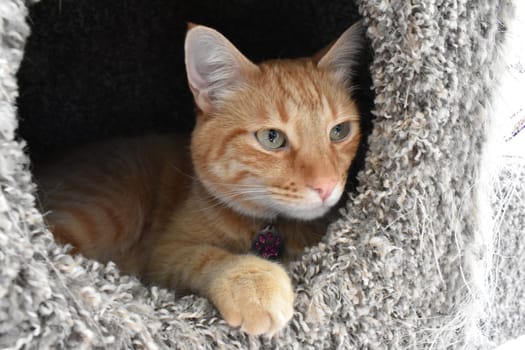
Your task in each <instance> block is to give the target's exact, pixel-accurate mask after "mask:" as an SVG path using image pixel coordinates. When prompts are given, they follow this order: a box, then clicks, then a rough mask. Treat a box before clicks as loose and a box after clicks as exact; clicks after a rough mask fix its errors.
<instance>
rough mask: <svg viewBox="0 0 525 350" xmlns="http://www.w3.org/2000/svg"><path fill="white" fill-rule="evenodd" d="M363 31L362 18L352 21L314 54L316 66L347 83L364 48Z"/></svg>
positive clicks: (364, 38)
mask: <svg viewBox="0 0 525 350" xmlns="http://www.w3.org/2000/svg"><path fill="white" fill-rule="evenodd" d="M365 33H366V30H365V27H364V25H363V21H362V20H360V21H358V22H356V23H354V24H353V25H352V26H351V27H350V28H348V29H347V30H346V31H344V32H343V34H341V36H340V37H339V38H338V39H337V40H336V41H335V42H334V43H333V44H332V45H330V46H329V47H328V48H325V49H324V50H322V51H321V52H319V53H318V54H317V55H315V56H314V61H316V62H317V66H318V67H319V68H322V69H327V70H329V71H331V72H332V73H334V76H335V77H336V79H337V80H339V81H340V82H342V83H344V84H346V85H348V84H349V80H351V77H352V75H353V74H355V72H354V71H353V69H354V68H355V66H356V65H357V64H358V62H359V59H360V56H361V55H362V53H363V52H364V50H365V45H366V37H365Z"/></svg>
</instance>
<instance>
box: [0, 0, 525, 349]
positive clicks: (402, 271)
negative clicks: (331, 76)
mask: <svg viewBox="0 0 525 350" xmlns="http://www.w3.org/2000/svg"><path fill="white" fill-rule="evenodd" d="M44 2H45V3H48V4H49V6H55V7H56V8H57V11H58V8H59V6H60V4H59V3H61V2H60V1H54V0H47V1H44ZM95 2H96V1H94V3H95ZM64 3H65V1H64ZM356 3H357V5H358V8H359V11H360V13H361V14H362V16H363V17H364V18H365V23H366V26H367V27H368V36H369V38H370V40H371V46H372V51H373V54H374V58H373V62H372V66H371V72H372V80H373V88H374V91H375V94H376V98H375V103H374V115H375V122H374V129H373V132H372V134H371V136H370V138H369V152H368V154H367V157H366V161H365V165H364V169H363V171H361V172H360V174H359V176H358V178H359V183H360V185H359V187H358V189H357V192H356V193H355V194H353V195H352V196H351V199H350V201H349V202H348V204H347V206H346V208H345V209H344V210H342V212H341V218H340V219H339V220H337V221H336V222H334V224H333V225H332V226H331V228H330V230H329V232H328V234H327V236H326V237H325V239H324V241H323V242H322V243H321V244H319V245H318V246H316V247H313V248H312V249H310V250H309V251H307V252H306V253H305V254H304V256H303V257H302V258H301V259H300V260H299V261H297V262H294V263H293V264H292V265H291V266H290V269H289V271H290V274H291V276H292V279H293V283H294V286H295V291H296V295H297V298H296V303H295V310H296V311H295V314H294V317H293V320H292V322H291V323H290V324H289V326H287V327H286V328H285V329H284V330H283V331H282V332H281V333H280V334H279V335H278V336H276V337H275V338H273V339H266V338H263V337H251V338H250V337H247V336H246V335H244V334H243V333H242V332H240V331H238V330H233V329H230V328H229V327H228V326H227V325H226V324H225V322H223V321H222V320H221V318H220V317H219V315H218V314H217V312H216V311H215V310H214V308H213V307H212V306H211V305H210V304H209V303H208V302H207V301H206V300H204V299H202V298H199V297H197V296H189V297H184V298H182V299H179V300H175V299H174V296H173V295H172V294H171V292H170V291H167V290H163V289H158V288H146V287H144V286H142V285H141V284H140V283H139V282H138V281H137V280H136V279H134V278H131V277H128V276H121V275H119V273H118V271H117V269H116V267H115V266H113V265H111V264H110V265H108V266H103V265H101V264H98V263H96V262H93V261H87V260H85V259H82V258H80V257H71V256H69V255H67V254H65V253H64V252H65V249H64V248H63V247H59V246H57V245H56V244H55V243H54V242H53V239H52V236H51V234H50V233H49V232H48V231H47V230H46V229H45V227H44V225H43V221H42V215H41V213H39V211H38V210H37V209H36V200H35V197H34V193H35V186H34V185H33V183H32V180H31V174H30V171H29V158H28V157H27V156H26V155H25V153H24V147H25V144H24V141H22V140H20V139H18V138H17V137H15V130H16V128H17V124H18V117H17V93H18V86H17V79H16V72H17V70H18V68H19V65H20V62H21V59H22V57H23V53H24V45H25V40H26V38H27V36H28V35H29V33H30V24H31V22H32V21H31V20H30V19H29V18H26V16H27V13H28V12H27V9H26V4H29V2H26V1H22V0H2V1H1V2H0V188H1V191H0V348H16V349H46V348H72V349H81V348H86V349H87V348H106V349H130V348H137V349H162V348H180V349H192V348H209V349H245V348H259V347H261V348H268V349H270V348H271V349H274V348H282V349H320V348H324V349H336V348H341V349H366V348H370V349H381V348H385V349H386V348H388V349H407V348H417V349H419V348H434V349H445V348H462V347H464V348H468V349H473V348H492V347H494V346H496V345H497V344H499V343H501V342H503V341H505V340H506V339H509V338H510V337H515V336H518V335H520V334H524V333H525V308H524V304H523V300H524V297H525V295H524V293H525V291H524V285H525V284H524V283H523V282H524V277H523V275H522V271H523V268H524V267H525V261H524V259H523V252H524V247H525V242H524V241H523V240H522V238H521V236H522V234H523V232H524V230H525V220H524V213H525V204H524V201H523V197H524V196H525V186H524V183H525V181H524V180H525V172H524V171H523V168H522V167H521V168H520V164H519V163H518V162H514V163H509V164H507V165H506V166H505V167H502V169H501V176H500V177H498V179H499V180H497V181H492V182H490V181H489V183H491V186H490V188H488V187H487V186H481V185H480V184H484V183H486V182H484V181H481V180H482V175H483V169H484V168H483V167H482V165H483V164H484V162H485V161H486V156H485V153H484V149H485V145H486V138H487V127H488V125H489V123H488V122H489V121H490V116H491V113H490V112H491V109H490V108H491V107H490V106H491V103H492V101H493V100H494V97H495V89H496V87H497V78H498V77H499V74H500V72H501V69H502V60H501V55H500V54H501V51H500V50H502V47H503V46H504V45H503V43H504V36H505V35H504V34H505V28H506V25H507V24H508V21H510V20H511V17H512V16H511V13H512V2H511V1H505V0H481V1H469V0H465V1H457V0H437V1H435V0H413V1H410V2H408V1H405V0H390V1H388V0H368V1H366V0H359V1H356ZM42 93H43V92H42ZM20 101H22V100H20ZM58 101H60V99H58ZM23 107H24V106H23V105H18V108H20V109H22V108H23ZM34 117H35V118H38V116H34ZM40 123H41V124H42V125H45V123H46V120H41V121H40ZM491 217H494V220H490V218H491ZM494 223H496V224H494Z"/></svg>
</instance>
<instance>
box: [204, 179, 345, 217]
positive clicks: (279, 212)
mask: <svg viewBox="0 0 525 350" xmlns="http://www.w3.org/2000/svg"><path fill="white" fill-rule="evenodd" d="M212 193H213V194H214V196H215V197H216V198H217V199H219V200H220V201H221V202H223V203H224V204H225V205H226V206H228V207H230V208H231V209H233V210H234V211H236V212H238V213H240V214H242V215H246V216H251V217H255V218H259V219H265V220H271V219H274V218H275V217H277V216H283V217H287V218H291V219H297V220H305V221H308V220H314V219H317V218H319V217H322V216H323V215H325V214H326V213H327V212H328V211H329V210H330V209H331V208H332V207H333V206H334V205H335V204H336V203H337V202H338V201H339V199H340V198H341V195H342V193H343V186H342V185H337V186H336V187H335V188H334V189H333V191H331V193H330V195H328V196H325V197H324V198H321V196H320V195H319V193H318V192H317V191H316V190H312V189H304V190H303V191H302V192H297V193H294V195H293V196H290V195H288V194H286V193H282V192H280V191H272V190H271V189H270V188H265V189H264V190H262V189H261V190H259V191H254V190H252V191H243V193H237V195H236V196H230V195H228V194H227V193H220V192H216V191H212Z"/></svg>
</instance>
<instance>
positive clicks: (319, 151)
mask: <svg viewBox="0 0 525 350" xmlns="http://www.w3.org/2000/svg"><path fill="white" fill-rule="evenodd" d="M363 38H364V31H363V27H362V25H361V23H360V22H358V23H356V24H354V25H353V26H352V27H350V28H349V29H348V30H346V31H345V32H344V33H343V34H342V35H341V36H340V37H339V39H338V40H337V41H335V43H334V44H333V45H331V46H330V47H329V48H328V49H326V50H324V51H323V52H322V53H320V54H318V55H316V56H314V57H311V58H303V59H294V60H272V61H267V62H263V63H261V64H258V65H256V64H254V63H252V62H251V61H250V60H248V59H247V58H246V57H245V56H244V55H243V54H242V53H241V52H239V50H237V49H236V48H235V47H234V46H233V44H232V43H230V42H229V41H228V40H227V39H226V38H225V37H224V36H223V35H221V34H220V33H219V32H217V31H215V30H213V29H211V28H207V27H204V26H193V25H190V28H189V30H188V33H187V35H186V43H185V54H186V57H185V59H186V71H187V76H188V82H189V86H190V89H191V91H192V93H193V96H194V99H195V104H196V107H197V123H196V126H195V129H194V132H193V136H192V143H191V152H192V159H193V165H194V168H195V172H196V174H197V176H198V178H199V179H200V181H201V182H202V184H203V185H204V186H205V188H206V189H207V190H208V191H209V192H210V193H211V194H212V195H213V196H214V197H216V198H217V199H218V200H220V201H221V202H222V203H224V204H226V205H228V206H230V207H231V208H233V209H234V210H236V211H238V212H240V213H243V214H246V215H250V216H254V217H258V218H272V217H275V216H286V217H291V218H297V219H304V220H310V219H314V218H317V217H319V216H322V215H323V214H325V213H326V212H327V211H328V210H329V209H330V207H332V206H333V205H334V204H336V203H337V202H338V200H339V199H340V197H341V195H342V193H343V191H344V188H345V182H346V177H347V171H348V168H349V166H350V164H351V163H352V160H353V159H354V157H355V154H356V151H357V148H358V145H359V142H360V138H361V135H360V130H359V113H358V108H357V105H356V103H355V101H353V100H352V99H351V97H350V94H349V78H350V77H351V74H352V68H353V67H355V66H356V64H357V62H356V60H357V59H358V53H359V51H361V49H362V46H363Z"/></svg>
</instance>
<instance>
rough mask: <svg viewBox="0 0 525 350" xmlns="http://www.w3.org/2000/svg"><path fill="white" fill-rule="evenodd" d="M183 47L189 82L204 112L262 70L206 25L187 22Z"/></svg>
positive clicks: (211, 108)
mask: <svg viewBox="0 0 525 350" xmlns="http://www.w3.org/2000/svg"><path fill="white" fill-rule="evenodd" d="M184 50H185V62H186V74H187V76H188V83H189V86H190V89H191V92H192V93H193V97H194V99H195V103H196V104H197V106H198V107H199V108H200V109H201V110H202V111H203V112H204V113H211V112H213V110H214V109H215V108H216V107H217V104H218V103H220V101H221V99H223V98H225V97H226V96H227V95H228V94H230V93H232V92H233V91H235V90H236V89H238V88H239V87H241V86H242V84H243V83H244V81H245V79H246V78H247V77H248V76H249V75H250V74H251V73H253V72H257V71H258V70H259V68H258V67H257V66H256V65H255V64H253V63H252V62H251V61H250V60H248V59H247V58H246V57H245V56H244V55H243V54H242V53H241V52H240V51H239V50H237V48H236V47H235V46H233V44H232V43H231V42H229V41H228V39H226V38H225V37H224V36H223V35H222V34H221V33H219V32H217V31H216V30H214V29H211V28H208V27H205V26H201V25H194V24H191V23H190V24H189V25H188V32H187V33H186V42H185V44H184Z"/></svg>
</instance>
